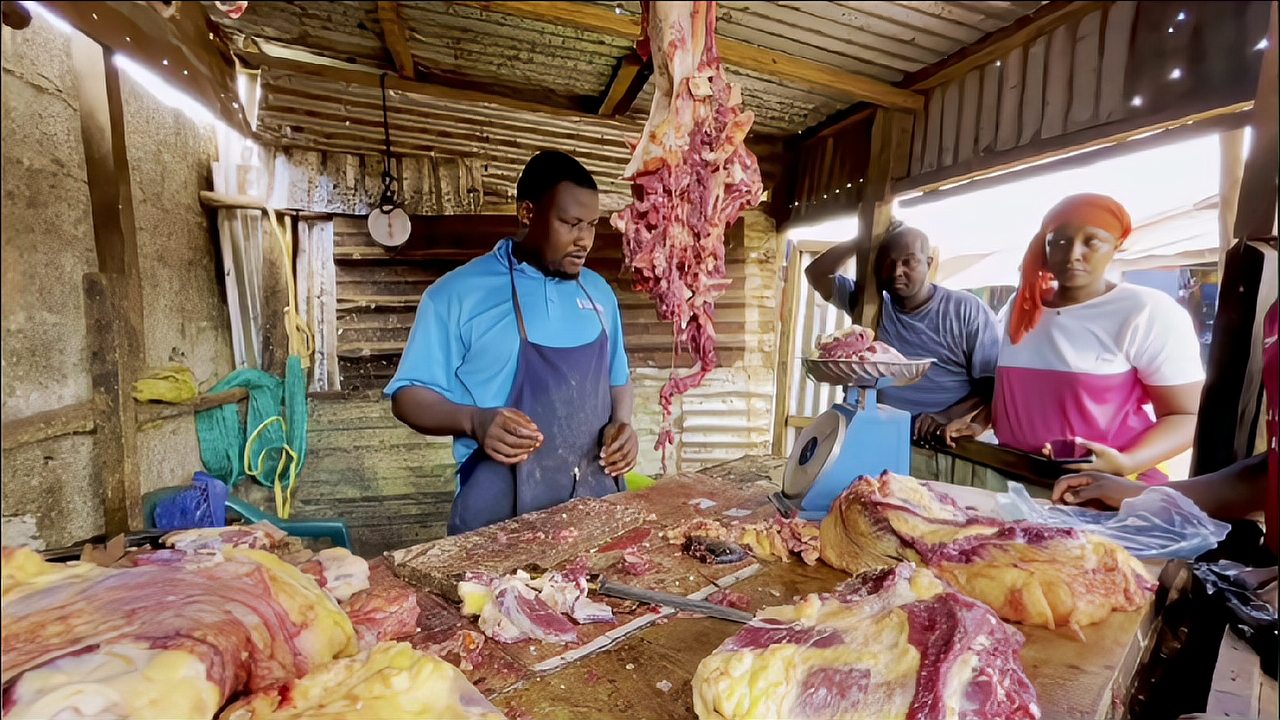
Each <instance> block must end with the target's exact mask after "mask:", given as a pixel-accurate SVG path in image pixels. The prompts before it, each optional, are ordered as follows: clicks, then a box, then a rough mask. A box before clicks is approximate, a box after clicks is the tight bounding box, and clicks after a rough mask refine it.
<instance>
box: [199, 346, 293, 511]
mask: <svg viewBox="0 0 1280 720" xmlns="http://www.w3.org/2000/svg"><path fill="white" fill-rule="evenodd" d="M235 388H244V389H246V390H248V391H249V410H248V414H247V417H246V419H245V422H243V423H241V422H240V411H239V408H238V407H237V406H236V405H235V404H228V405H221V406H219V407H215V408H210V409H208V410H203V411H201V412H198V413H196V435H197V436H198V437H199V439H200V460H201V461H202V462H203V463H204V467H205V471H206V472H208V473H209V474H210V475H213V476H214V477H216V478H219V479H220V480H222V481H223V482H225V483H226V484H227V485H228V486H230V487H234V486H235V484H236V483H237V482H239V481H240V479H241V478H243V477H244V476H245V474H246V473H245V467H244V451H245V442H246V441H247V439H248V436H249V435H250V434H252V433H253V432H254V431H255V430H257V429H258V428H259V427H260V426H261V425H262V424H263V423H265V422H266V421H268V420H270V419H271V418H273V417H281V418H282V419H284V421H285V422H284V423H283V425H284V427H282V423H271V424H270V425H268V426H267V427H265V428H262V431H261V432H260V433H258V437H257V438H256V440H255V447H254V448H253V449H252V452H253V457H254V458H257V457H258V456H259V455H261V454H262V453H263V452H264V451H265V453H266V455H265V456H263V461H262V465H261V468H260V472H259V473H258V475H257V476H256V478H255V479H256V480H257V481H258V482H259V483H260V484H262V485H266V486H268V487H271V486H272V485H273V483H274V479H275V478H276V476H277V473H278V472H279V473H280V476H281V477H284V478H287V477H289V475H290V473H289V472H288V468H287V467H286V468H281V465H283V464H287V463H288V462H290V458H289V455H288V454H287V453H286V452H285V451H284V447H285V445H286V444H287V445H288V447H289V448H290V449H292V450H293V452H294V454H296V455H297V467H296V468H294V469H293V474H294V475H296V474H297V473H299V472H301V471H302V465H303V462H304V460H305V457H306V450H307V410H308V408H307V374H306V371H304V370H303V369H302V359H301V358H299V357H298V356H296V355H292V356H290V357H289V360H288V363H287V364H286V366H285V379H284V381H283V382H281V380H280V379H279V378H277V377H275V376H274V375H271V374H269V373H265V372H263V371H261V370H254V369H251V368H243V369H240V370H236V371H234V372H232V373H231V374H230V375H228V376H226V377H225V378H223V379H222V380H221V381H220V382H218V384H217V385H214V386H213V387H212V388H210V390H209V392H211V393H216V392H225V391H227V390H233V389H235ZM282 404H283V407H284V411H283V412H281V406H282Z"/></svg>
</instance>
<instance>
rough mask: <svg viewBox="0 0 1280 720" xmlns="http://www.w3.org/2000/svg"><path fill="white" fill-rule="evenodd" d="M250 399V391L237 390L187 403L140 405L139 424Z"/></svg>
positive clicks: (205, 395)
mask: <svg viewBox="0 0 1280 720" xmlns="http://www.w3.org/2000/svg"><path fill="white" fill-rule="evenodd" d="M248 397H249V391H248V390H245V389H244V388H235V389H234V390H226V391H224V392H218V393H207V394H204V395H199V396H197V397H196V398H195V399H193V400H191V402H185V403H138V424H139V425H145V424H147V423H150V422H155V421H156V420H167V419H169V418H175V417H185V416H187V415H194V414H196V413H198V412H200V411H201V410H208V409H210V408H215V407H220V406H222V405H229V404H231V403H237V402H240V401H241V400H246V399H248Z"/></svg>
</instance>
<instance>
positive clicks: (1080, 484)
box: [1053, 472, 1147, 508]
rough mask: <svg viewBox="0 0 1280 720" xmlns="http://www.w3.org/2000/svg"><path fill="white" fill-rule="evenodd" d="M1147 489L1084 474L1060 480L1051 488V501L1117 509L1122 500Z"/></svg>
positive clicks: (1143, 486) (1107, 477)
mask: <svg viewBox="0 0 1280 720" xmlns="http://www.w3.org/2000/svg"><path fill="white" fill-rule="evenodd" d="M1146 489H1147V487H1146V486H1145V485H1143V484H1142V483H1139V482H1134V481H1132V480H1126V479H1124V478H1122V477H1116V476H1115V475H1107V474H1106V473H1100V472H1084V473H1079V474H1078V475H1067V476H1066V477H1063V478H1060V479H1059V480H1058V482H1056V483H1054V486H1053V501H1054V502H1055V503H1059V504H1063V503H1065V504H1067V505H1082V504H1084V503H1087V502H1098V503H1102V504H1103V505H1106V506H1107V507H1113V508H1118V507H1120V503H1121V502H1123V501H1124V500H1126V499H1128V498H1131V497H1137V496H1138V495H1141V494H1142V491H1143V490H1146Z"/></svg>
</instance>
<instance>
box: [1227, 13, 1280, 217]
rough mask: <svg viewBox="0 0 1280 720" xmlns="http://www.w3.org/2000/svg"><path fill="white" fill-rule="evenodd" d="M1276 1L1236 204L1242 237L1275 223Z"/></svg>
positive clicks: (1279, 147) (1279, 146) (1278, 147)
mask: <svg viewBox="0 0 1280 720" xmlns="http://www.w3.org/2000/svg"><path fill="white" fill-rule="evenodd" d="M1276 14H1277V13H1276V3H1275V2H1272V3H1271V23H1270V28H1269V29H1268V31H1267V49H1266V52H1264V53H1263V55H1262V71H1261V72H1260V73H1259V74H1258V93H1257V96H1256V99H1255V101H1254V104H1253V139H1252V141H1251V143H1250V145H1251V146H1250V148H1249V156H1248V157H1247V158H1245V161H1244V176H1243V177H1242V179H1241V180H1240V200H1239V202H1238V203H1237V205H1236V223H1235V236H1236V238H1237V239H1240V240H1255V239H1258V238H1265V237H1272V236H1274V234H1275V224H1276V189H1277V187H1276V186H1277V177H1276V156H1277V154H1280V143H1277V137H1276V125H1277V124H1280V103H1278V102H1277V97H1276V83H1277V79H1278V78H1277V72H1278V71H1277V68H1276V63H1277V51H1278V50H1280V48H1277V47H1276V44H1277V41H1280V38H1278V37H1277V36H1276Z"/></svg>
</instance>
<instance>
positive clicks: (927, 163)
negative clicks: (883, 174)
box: [920, 88, 946, 172]
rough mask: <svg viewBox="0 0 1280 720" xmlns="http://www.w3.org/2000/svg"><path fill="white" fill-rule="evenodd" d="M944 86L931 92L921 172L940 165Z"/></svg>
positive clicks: (931, 169)
mask: <svg viewBox="0 0 1280 720" xmlns="http://www.w3.org/2000/svg"><path fill="white" fill-rule="evenodd" d="M945 94H946V93H945V90H944V88H936V89H934V90H932V91H930V92H929V105H928V110H927V113H928V124H927V128H926V131H925V141H924V160H923V161H922V162H921V165H920V171H921V172H931V171H933V170H936V169H937V168H938V167H939V163H938V158H939V157H940V156H941V155H942V105H943V96H944V95H945Z"/></svg>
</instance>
